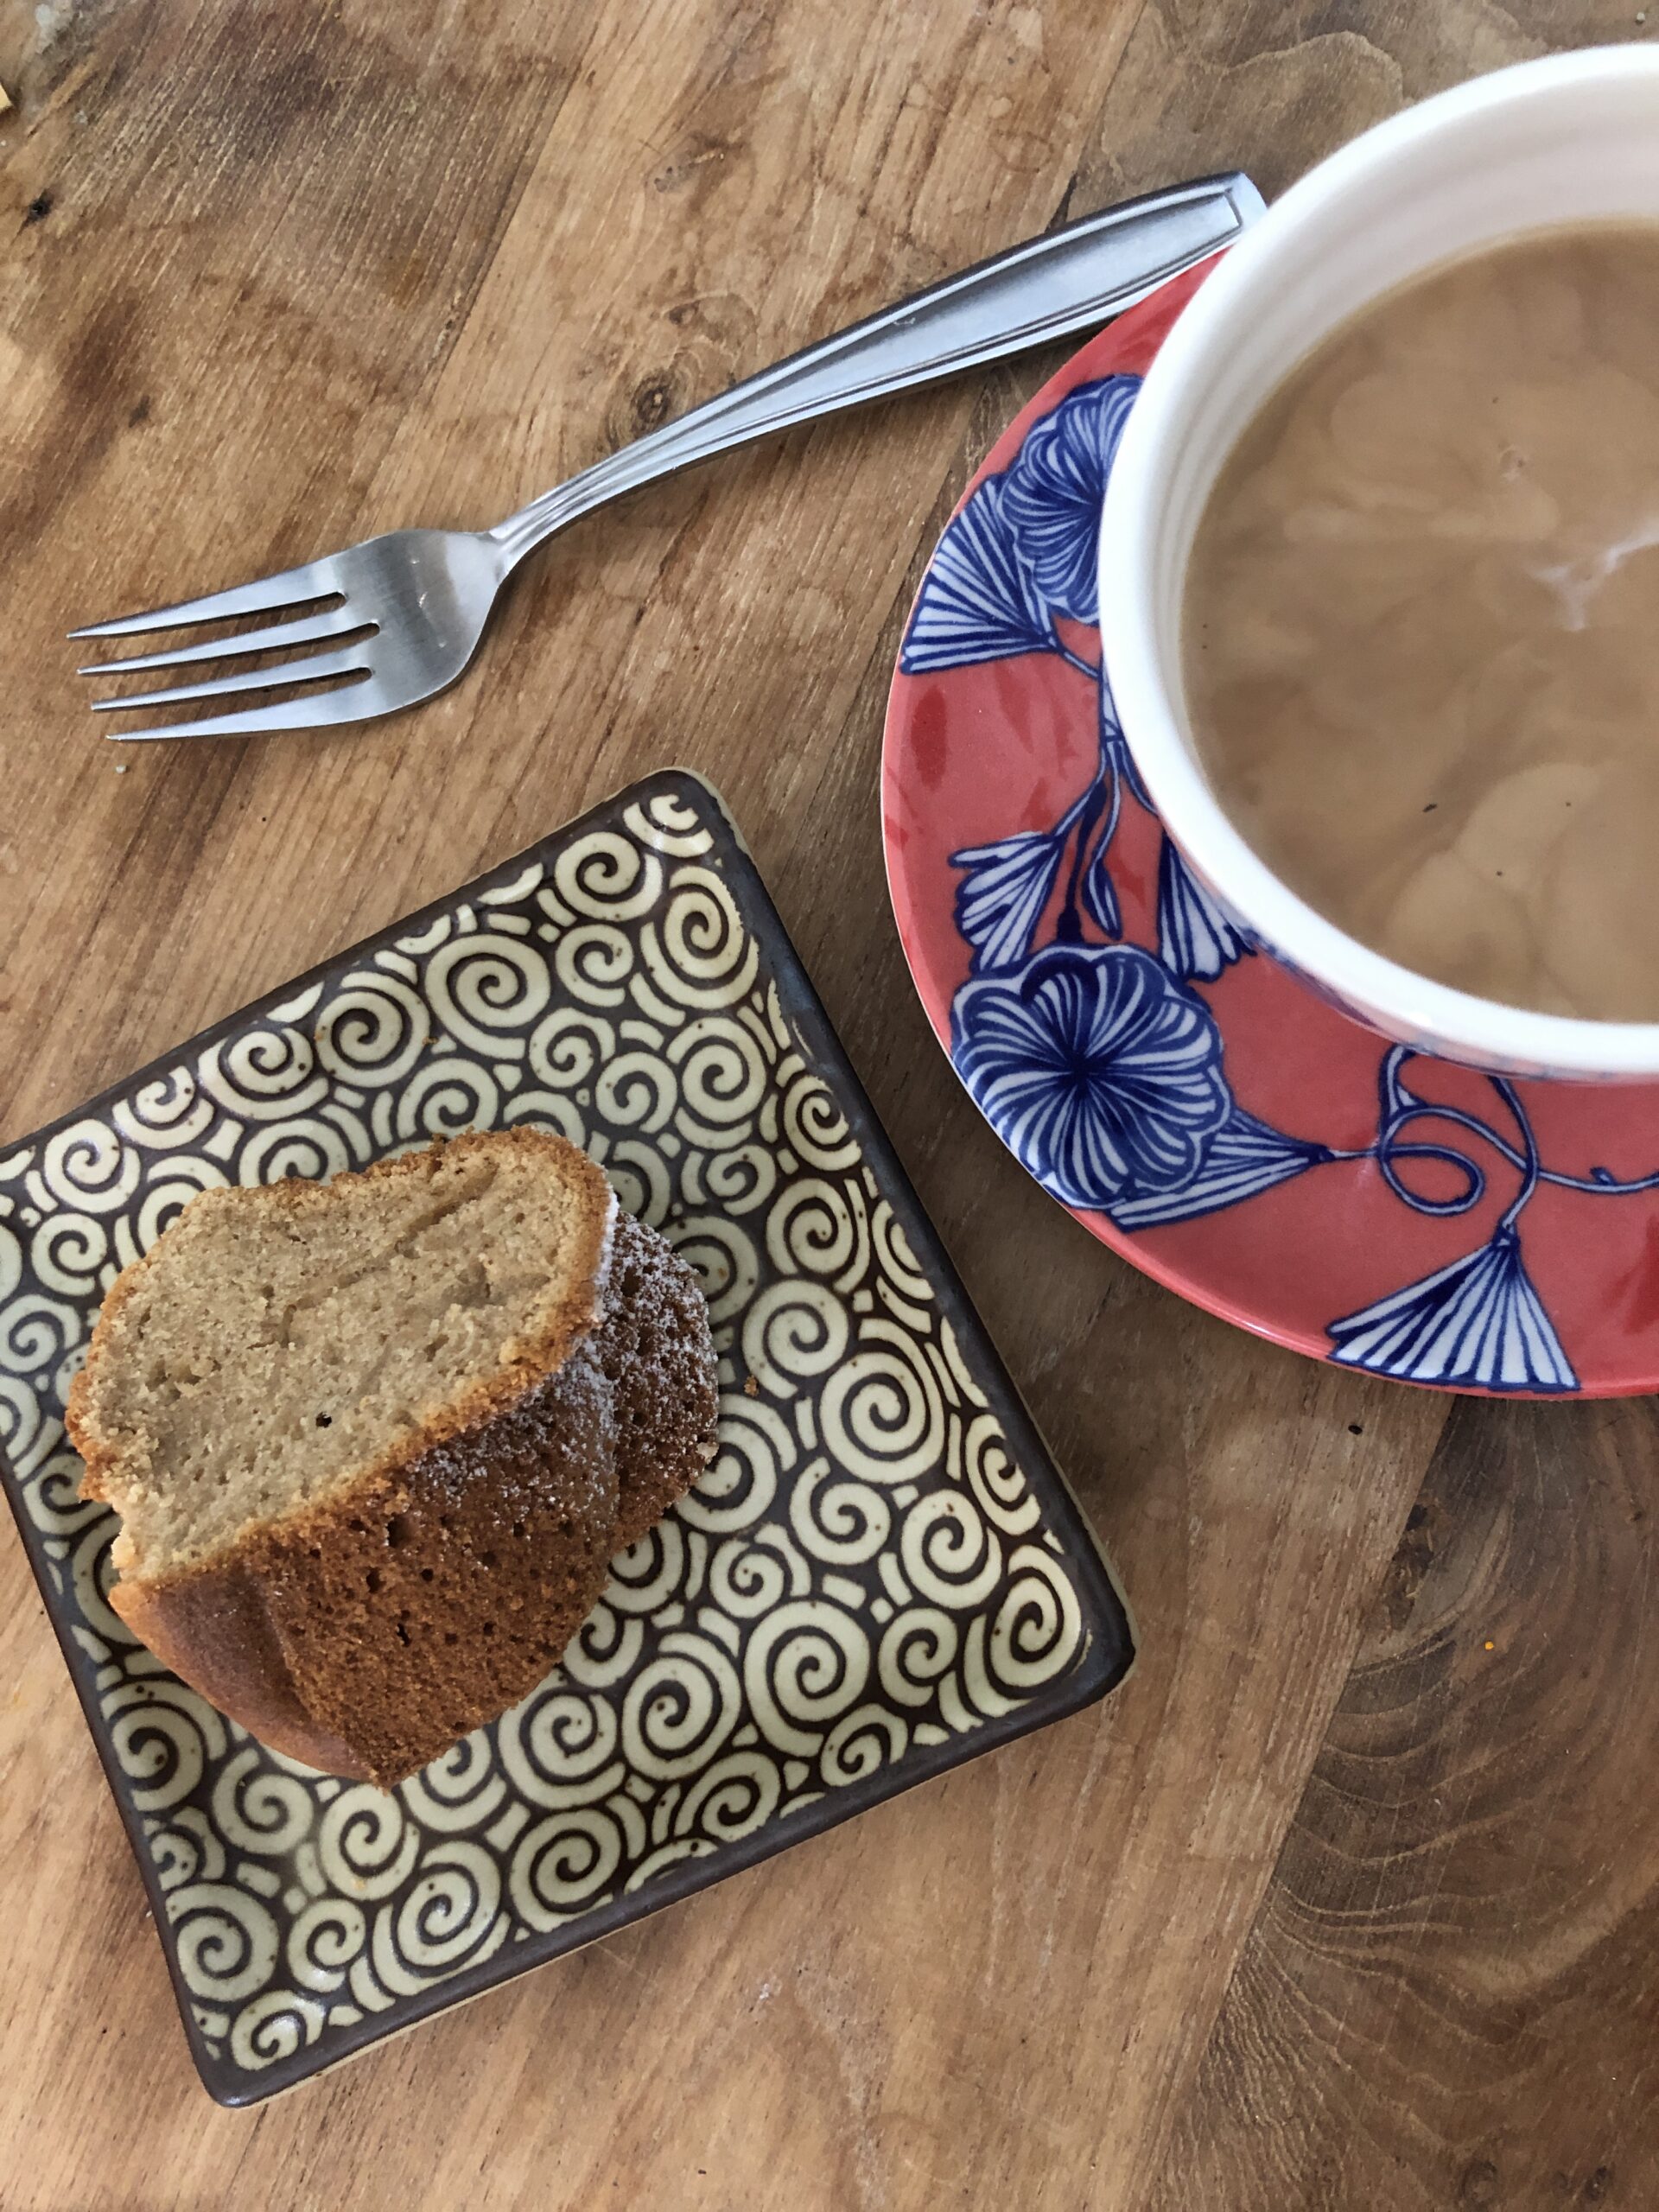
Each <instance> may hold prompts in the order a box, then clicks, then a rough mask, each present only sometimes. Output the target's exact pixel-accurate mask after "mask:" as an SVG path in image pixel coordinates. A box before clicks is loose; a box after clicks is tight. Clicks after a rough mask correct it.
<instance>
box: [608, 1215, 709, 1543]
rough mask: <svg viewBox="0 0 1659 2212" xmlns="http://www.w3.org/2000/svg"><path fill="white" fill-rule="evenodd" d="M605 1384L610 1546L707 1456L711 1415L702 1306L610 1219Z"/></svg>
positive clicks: (645, 1523) (693, 1286)
mask: <svg viewBox="0 0 1659 2212" xmlns="http://www.w3.org/2000/svg"><path fill="white" fill-rule="evenodd" d="M594 1351H595V1353H596V1354H597V1356H598V1358H599V1363H600V1365H601V1367H602V1368H603V1370H604V1371H605V1374H606V1376H607V1379H608V1380H609V1383H610V1385H611V1392H612V1408H613V1417H614V1419H615V1422H616V1472H617V1483H618V1487H619V1491H620V1496H619V1498H618V1503H617V1511H616V1536H615V1541H614V1548H615V1549H616V1550H617V1551H619V1552H624V1551H626V1550H627V1549H628V1548H629V1546H630V1545H632V1544H637V1543H638V1542H639V1539H640V1537H641V1536H644V1535H648V1534H649V1532H650V1531H651V1530H652V1529H654V1528H655V1527H656V1526H657V1523H658V1522H659V1521H660V1520H661V1519H662V1517H663V1516H664V1513H666V1512H667V1511H668V1510H669V1508H670V1506H671V1505H672V1504H673V1503H674V1502H675V1500H676V1499H677V1498H680V1497H683V1496H684V1495H685V1493H686V1491H689V1490H690V1487H691V1485H692V1484H693V1483H695V1482H696V1479H697V1478H698V1476H699V1475H700V1474H702V1471H703V1469H704V1468H705V1467H706V1466H707V1465H708V1464H709V1460H710V1459H713V1458H714V1456H715V1422H716V1421H717V1420H718V1418H719V1414H720V1397H719V1392H718V1389H717V1387H716V1382H715V1347H714V1344H713V1341H712V1339H711V1338H710V1336H709V1308H708V1306H707V1305H706V1304H705V1303H704V1300H703V1295H702V1290H701V1288H700V1287H699V1286H698V1283H697V1279H696V1275H694V1274H692V1272H691V1270H690V1268H689V1267H687V1265H686V1263H685V1262H684V1261H683V1260H682V1259H681V1258H680V1257H679V1255H678V1254H677V1253H676V1252H675V1251H674V1250H673V1249H671V1247H670V1246H669V1245H667V1244H665V1243H664V1241H663V1239H662V1238H661V1237H660V1236H658V1234H657V1232H656V1231H655V1230H652V1229H648V1228H646V1227H645V1224H643V1223H642V1222H638V1221H635V1220H634V1218H633V1217H632V1215H631V1214H622V1215H620V1216H619V1217H618V1220H617V1224H616V1236H615V1239H614V1242H613V1246H612V1256H611V1297H610V1300H609V1304H608V1306H607V1312H606V1315H605V1319H604V1320H603V1321H602V1322H601V1324H600V1326H599V1330H598V1332H597V1333H596V1334H595V1336H594Z"/></svg>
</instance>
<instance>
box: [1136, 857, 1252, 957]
mask: <svg viewBox="0 0 1659 2212" xmlns="http://www.w3.org/2000/svg"><path fill="white" fill-rule="evenodd" d="M1249 950H1251V947H1250V944H1249V941H1248V940H1247V939H1246V938H1245V936H1244V933H1243V931H1242V930H1240V929H1238V928H1236V926H1235V925H1233V924H1232V923H1231V922H1230V921H1229V920H1228V918H1227V917H1226V915H1225V914H1224V913H1223V912H1222V911H1221V908H1220V907H1219V906H1217V904H1216V902H1215V900H1214V899H1212V898H1211V895H1210V893H1208V892H1207V891H1206V890H1205V887H1204V886H1203V885H1202V884H1201V883H1200V882H1199V881H1198V878H1197V876H1195V875H1194V874H1193V873H1192V869H1191V868H1188V866H1187V864H1186V862H1185V861H1184V860H1183V859H1182V858H1181V855H1180V854H1179V852H1178V851H1177V850H1176V849H1175V847H1174V845H1173V843H1172V842H1171V841H1170V839H1169V838H1168V837H1167V836H1166V837H1165V839H1164V843H1163V850H1162V851H1161V853H1160V855H1159V856H1158V957H1159V958H1160V960H1161V961H1162V962H1163V963H1164V965H1165V967H1166V968H1167V969H1168V970H1169V972H1170V974H1171V975H1172V976H1179V977H1180V978H1181V980H1182V981H1183V982H1192V981H1194V980H1195V979H1196V978H1202V979H1203V981H1204V982H1207V983H1209V982H1214V981H1215V979H1216V977H1217V976H1219V975H1220V974H1221V973H1222V972H1223V970H1224V969H1227V968H1230V966H1231V965H1232V963H1233V962H1234V961H1235V960H1237V959H1240V958H1241V957H1243V955H1244V954H1245V953H1247V952H1249Z"/></svg>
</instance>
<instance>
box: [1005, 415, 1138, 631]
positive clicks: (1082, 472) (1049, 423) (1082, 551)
mask: <svg viewBox="0 0 1659 2212" xmlns="http://www.w3.org/2000/svg"><path fill="white" fill-rule="evenodd" d="M1140 389H1141V379H1140V378H1139V377H1128V376H1118V377H1103V378H1101V379H1100V380H1099V381H1098V382H1097V383H1095V384H1083V385H1078V386H1077V390H1076V391H1071V392H1068V393H1067V394H1066V396H1065V398H1064V399H1063V400H1062V401H1061V402H1060V404H1059V405H1058V407H1057V408H1056V409H1055V410H1054V411H1053V413H1052V415H1047V416H1044V418H1043V420H1042V421H1041V422H1040V423H1038V424H1037V425H1036V427H1035V429H1033V431H1032V432H1031V434H1030V435H1029V436H1028V437H1027V440H1026V442H1025V443H1024V445H1023V446H1021V447H1020V454H1019V458H1018V459H1017V460H1016V461H1014V465H1013V466H1012V467H1010V469H1009V470H1008V472H1007V501H1006V505H1005V510H1004V512H1006V514H1007V519H1008V523H1009V525H1010V527H1011V528H1012V530H1013V531H1014V537H1015V539H1016V541H1017V543H1018V544H1019V547H1020V552H1021V554H1022V555H1023V556H1024V557H1025V562H1026V565H1027V568H1028V569H1030V570H1031V573H1032V575H1033V577H1034V578H1035V579H1036V583H1037V588H1038V589H1039V591H1040V592H1041V594H1042V595H1043V597H1044V598H1045V600H1046V601H1047V602H1048V604H1049V605H1050V607H1052V608H1053V609H1054V611H1055V612H1056V613H1058V614H1066V615H1070V616H1071V620H1073V621H1074V622H1095V621H1097V620H1099V618H1100V594H1099V588H1098V586H1097V584H1096V561H1097V549H1098V541H1099V537H1100V510H1101V503H1102V501H1103V499H1105V496H1106V479H1107V476H1108V474H1109V472H1110V469H1111V466H1112V458H1113V455H1114V454H1116V451H1117V442H1118V440H1119V439H1120V438H1121V437H1122V435H1123V426H1124V424H1125V423H1127V422H1128V419H1129V410H1130V408H1131V407H1133V406H1134V404H1135V394H1136V393H1137V392H1138V391H1140Z"/></svg>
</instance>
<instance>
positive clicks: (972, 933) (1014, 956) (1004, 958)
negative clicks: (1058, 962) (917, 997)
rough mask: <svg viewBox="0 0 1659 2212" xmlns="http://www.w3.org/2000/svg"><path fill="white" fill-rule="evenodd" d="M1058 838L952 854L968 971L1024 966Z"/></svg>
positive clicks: (1029, 837)
mask: <svg viewBox="0 0 1659 2212" xmlns="http://www.w3.org/2000/svg"><path fill="white" fill-rule="evenodd" d="M1064 852H1065V837H1064V836H1051V835H1049V834H1048V833H1047V832H1046V831H1044V830H1041V829H1023V830H1020V832H1019V833H1018V834H1017V835H1016V836H1012V837H1000V838H998V840H997V841H996V842H995V844H993V845H971V846H969V848H968V849H967V850H966V851H965V852H960V853H952V854H951V855H950V865H951V867H952V868H963V869H965V870H966V874H964V876H963V880H962V882H961V883H960V884H958V885H957V907H956V912H957V929H958V930H959V931H961V933H962V935H963V937H964V938H967V940H968V942H969V944H970V945H971V946H972V947H973V949H974V957H973V962H972V968H971V971H970V972H972V973H973V974H975V975H977V974H978V973H979V971H980V970H981V969H984V968H1007V967H1011V966H1012V965H1013V964H1014V963H1015V962H1016V961H1020V960H1023V959H1024V958H1025V957H1026V954H1027V950H1029V948H1030V944H1031V940H1032V936H1033V931H1035V930H1036V927H1037V925H1038V923H1039V921H1040V920H1041V919H1042V913H1043V909H1044V907H1045V906H1046V905H1047V904H1048V898H1049V893H1051V892H1052V890H1053V888H1054V878H1055V876H1056V874H1058V869H1059V865H1060V856H1061V855H1062V854H1063V853H1064Z"/></svg>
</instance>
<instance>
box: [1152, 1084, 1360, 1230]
mask: <svg viewBox="0 0 1659 2212" xmlns="http://www.w3.org/2000/svg"><path fill="white" fill-rule="evenodd" d="M1334 1157H1335V1154H1333V1153H1332V1151H1331V1150H1330V1148H1329V1147H1328V1146H1325V1145H1322V1144H1309V1143H1308V1142H1306V1140H1304V1139H1303V1138H1301V1137H1287V1136H1286V1135H1284V1134H1283V1132H1282V1131H1281V1130H1279V1129H1275V1128H1270V1127H1269V1126H1268V1123H1267V1122H1258V1121H1257V1120H1256V1118H1255V1115H1254V1114H1247V1113H1246V1112H1245V1111H1244V1109H1243V1107H1240V1106H1236V1107H1235V1108H1234V1109H1233V1111H1232V1113H1231V1114H1230V1116H1229V1117H1228V1119H1227V1120H1226V1121H1225V1122H1223V1123H1222V1126H1221V1127H1220V1128H1218V1129H1217V1131H1216V1134H1215V1135H1214V1136H1213V1137H1211V1140H1210V1143H1209V1146H1208V1147H1207V1148H1206V1150H1205V1155H1204V1161H1203V1165H1202V1166H1201V1167H1200V1168H1199V1170H1198V1173H1197V1174H1196V1175H1195V1176H1194V1177H1193V1179H1192V1181H1191V1182H1190V1183H1189V1184H1187V1185H1185V1188H1184V1189H1182V1190H1179V1191H1173V1192H1153V1193H1152V1194H1151V1195H1150V1196H1149V1197H1146V1198H1126V1199H1122V1200H1120V1201H1119V1202H1118V1204H1117V1205H1114V1206H1113V1207H1112V1208H1111V1210H1110V1211H1111V1217H1112V1219H1113V1220H1114V1221H1115V1222H1116V1224H1117V1225H1118V1227H1119V1228H1120V1229H1158V1228H1161V1227H1163V1226H1164V1225H1165V1224H1167V1223H1169V1222H1172V1221H1192V1220H1194V1219H1195V1218H1196V1217H1198V1215H1199V1214H1205V1213H1218V1212H1219V1211H1221V1210H1222V1208H1223V1207H1224V1206H1236V1205H1241V1204H1242V1203H1243V1200H1244V1199H1246V1198H1257V1197H1259V1196H1260V1195H1261V1193H1262V1192H1263V1191H1270V1190H1272V1188H1273V1186H1274V1184H1275V1183H1287V1182H1289V1181H1290V1179H1291V1178H1292V1177H1293V1176H1295V1175H1300V1174H1302V1173H1305V1172H1306V1169H1308V1168H1310V1167H1318V1166H1322V1165H1323V1163H1324V1162H1325V1161H1326V1160H1332V1159H1333V1158H1334Z"/></svg>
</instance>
